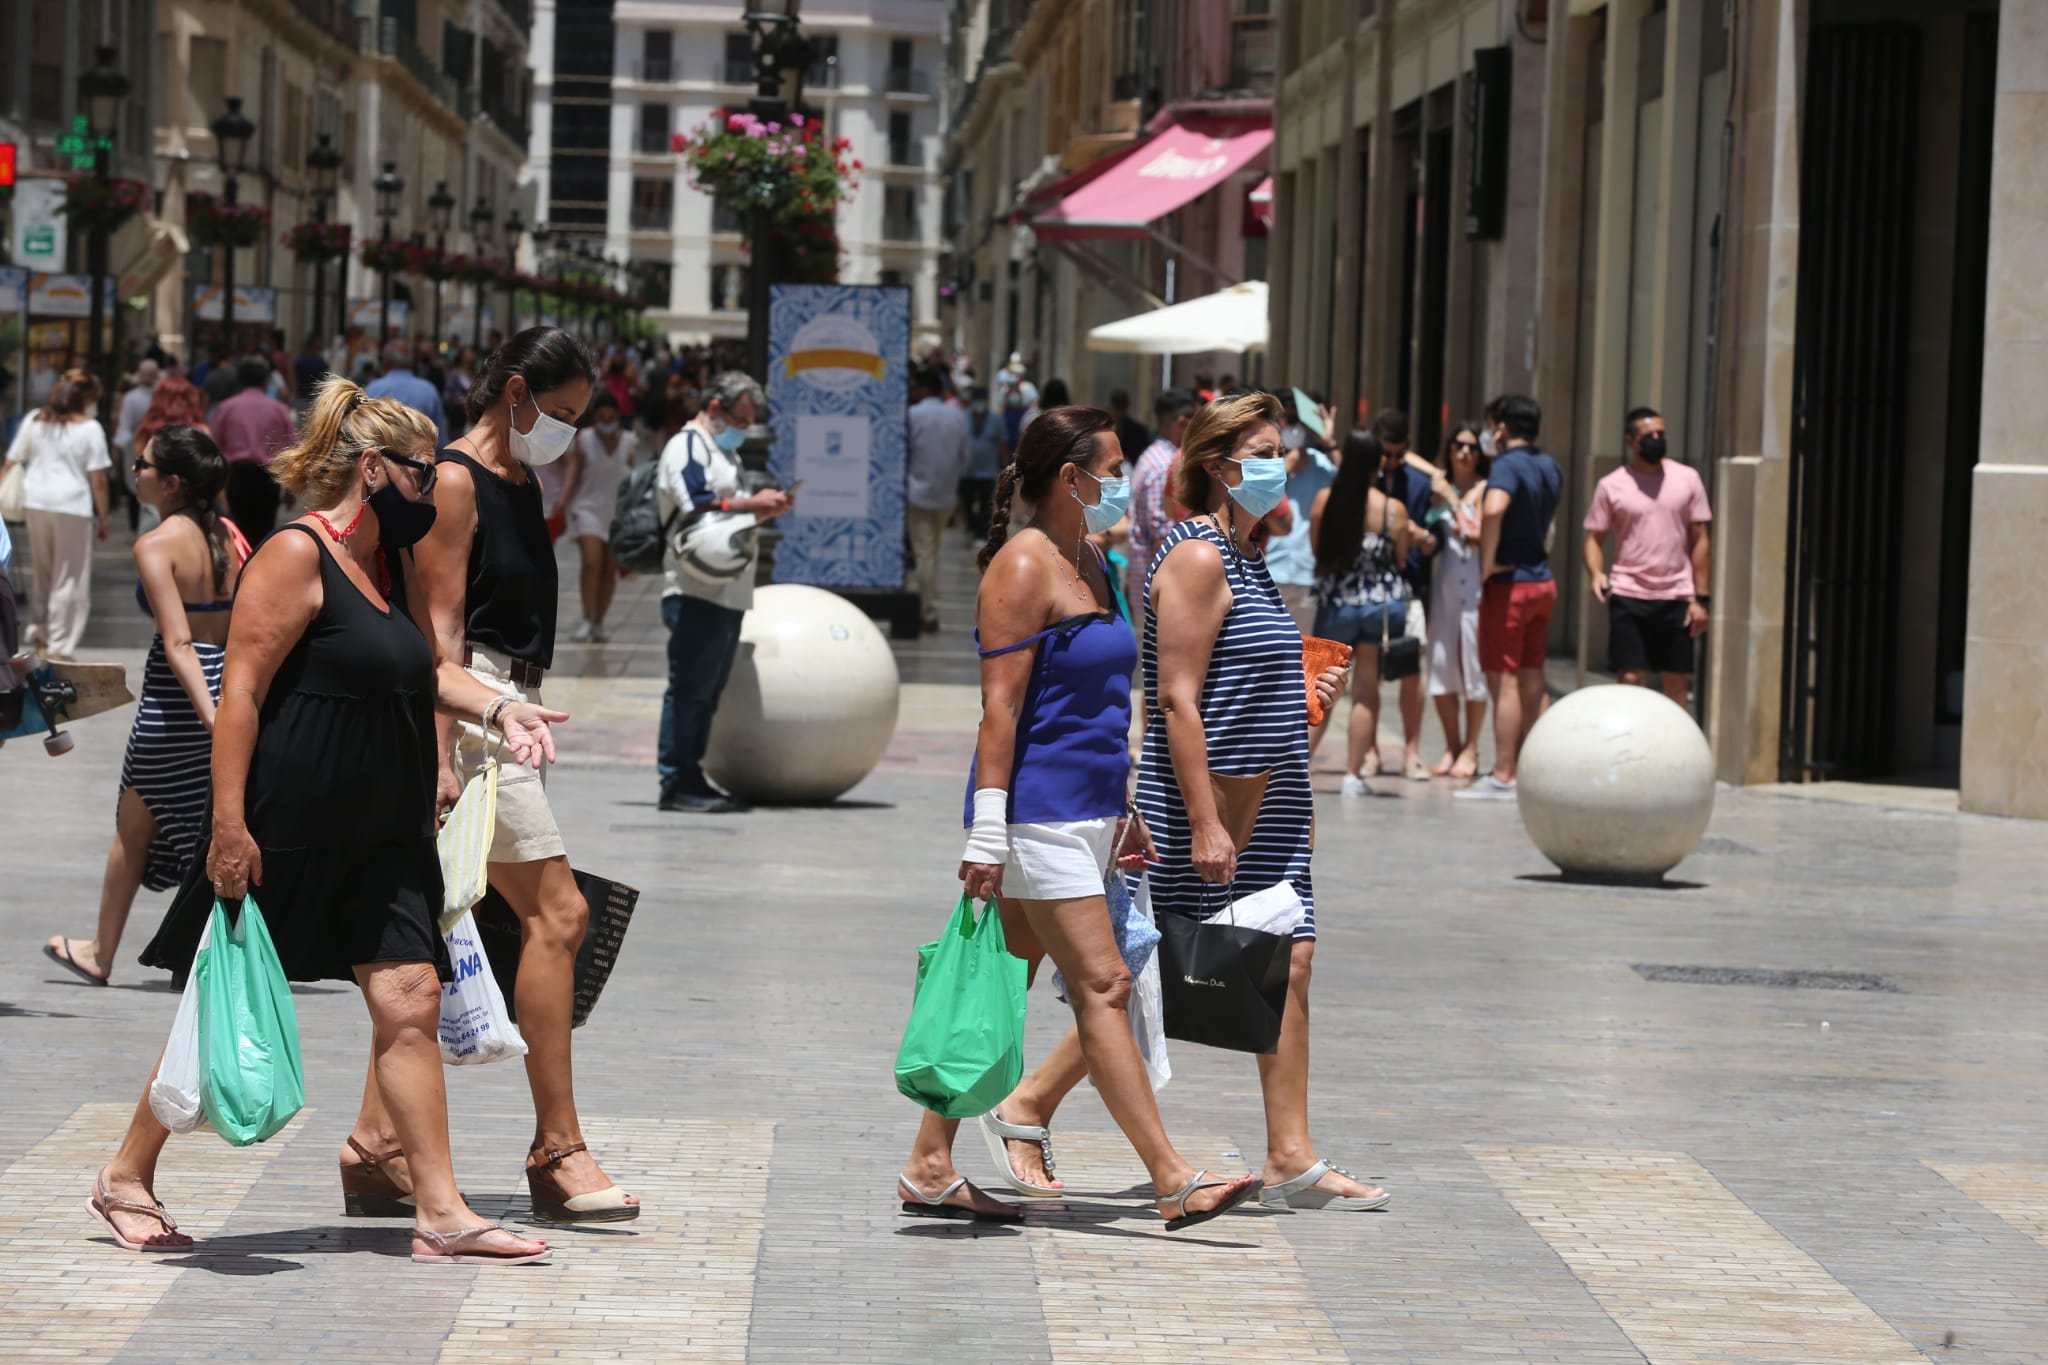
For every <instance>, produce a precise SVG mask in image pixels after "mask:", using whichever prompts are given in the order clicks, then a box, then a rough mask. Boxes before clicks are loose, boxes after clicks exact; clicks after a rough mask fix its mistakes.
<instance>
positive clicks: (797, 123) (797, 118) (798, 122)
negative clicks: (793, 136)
mask: <svg viewBox="0 0 2048 1365" xmlns="http://www.w3.org/2000/svg"><path fill="white" fill-rule="evenodd" d="M789 126H790V127H792V128H801V127H803V126H804V116H803V115H802V114H791V115H790V116H789Z"/></svg>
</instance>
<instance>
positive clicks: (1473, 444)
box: [1451, 441, 1479, 455]
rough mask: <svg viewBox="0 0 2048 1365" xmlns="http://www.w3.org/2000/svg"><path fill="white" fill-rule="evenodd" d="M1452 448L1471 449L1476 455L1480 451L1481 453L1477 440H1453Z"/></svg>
mask: <svg viewBox="0 0 2048 1365" xmlns="http://www.w3.org/2000/svg"><path fill="white" fill-rule="evenodd" d="M1451 448H1452V449H1454V450H1469V451H1471V452H1472V453H1473V454H1475V455H1476V454H1478V453H1479V442H1477V441H1453V442H1451Z"/></svg>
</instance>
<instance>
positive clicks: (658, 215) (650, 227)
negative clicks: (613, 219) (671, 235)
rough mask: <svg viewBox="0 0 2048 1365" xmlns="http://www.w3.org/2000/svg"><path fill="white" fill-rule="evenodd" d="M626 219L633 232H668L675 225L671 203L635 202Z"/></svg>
mask: <svg viewBox="0 0 2048 1365" xmlns="http://www.w3.org/2000/svg"><path fill="white" fill-rule="evenodd" d="M626 221H627V222H628V223H629V224H630V225H631V226H632V229H633V231H635V232H668V231H670V230H671V229H672V228H674V226H675V221H676V217H675V207H674V205H672V204H635V205H633V211H632V212H631V213H630V214H628V215H627V219H626Z"/></svg>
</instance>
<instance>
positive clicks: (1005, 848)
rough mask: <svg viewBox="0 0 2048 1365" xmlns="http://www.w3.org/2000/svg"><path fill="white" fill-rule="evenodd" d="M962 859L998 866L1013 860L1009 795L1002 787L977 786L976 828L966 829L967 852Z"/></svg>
mask: <svg viewBox="0 0 2048 1365" xmlns="http://www.w3.org/2000/svg"><path fill="white" fill-rule="evenodd" d="M960 861H961V862H963V863H992V864H994V865H996V866H998V867H1000V866H1002V865H1003V864H1005V863H1007V862H1009V861H1010V794H1009V793H1008V792H1006V791H1004V790H1003V789H1002V788H1001V787H978V788H976V789H975V792H974V827H973V828H972V829H970V830H968V831H967V851H966V852H965V853H963V854H961V855H960Z"/></svg>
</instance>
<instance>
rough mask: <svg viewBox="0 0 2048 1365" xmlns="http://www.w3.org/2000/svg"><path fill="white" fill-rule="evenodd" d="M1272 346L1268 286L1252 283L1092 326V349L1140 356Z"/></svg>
mask: <svg viewBox="0 0 2048 1365" xmlns="http://www.w3.org/2000/svg"><path fill="white" fill-rule="evenodd" d="M1265 348H1266V284H1265V281H1263V280H1248V281H1246V282H1245V283H1243V284H1233V285H1231V286H1230V288H1228V289H1222V290H1218V291H1217V292H1216V293H1214V294H1205V295H1203V296H1202V297H1201V298H1198V299H1189V300H1188V301H1187V302H1185V303H1174V304H1168V305H1167V306H1166V307H1164V308H1157V309H1154V310H1153V311H1152V312H1149V313H1139V314H1138V315H1137V316H1135V317H1128V318H1124V319H1122V320H1120V321H1117V322H1108V323H1104V324H1103V325H1102V326H1100V327H1094V328H1090V329H1089V332H1088V349H1089V350H1091V351H1118V352H1122V353H1124V354H1135V355H1195V354H1199V353H1201V352H1203V351H1263V350H1264V349H1265Z"/></svg>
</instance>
